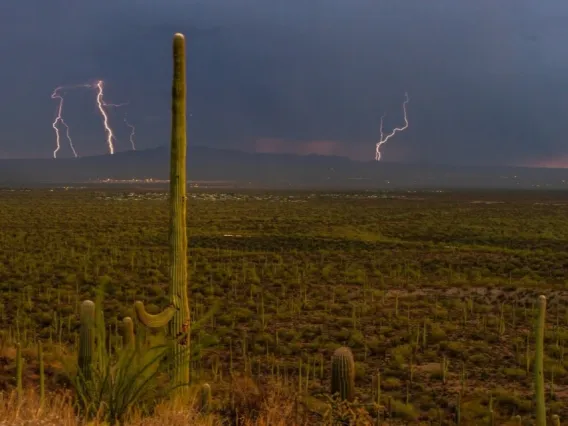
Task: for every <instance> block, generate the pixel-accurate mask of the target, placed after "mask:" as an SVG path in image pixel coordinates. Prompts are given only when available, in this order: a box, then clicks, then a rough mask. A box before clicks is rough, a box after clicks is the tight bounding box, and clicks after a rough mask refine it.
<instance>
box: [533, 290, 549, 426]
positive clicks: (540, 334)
mask: <svg viewBox="0 0 568 426" xmlns="http://www.w3.org/2000/svg"><path fill="white" fill-rule="evenodd" d="M545 319H546V297H545V296H539V297H538V316H537V319H536V324H535V340H536V342H535V354H534V380H535V386H534V392H535V399H536V426H546V405H545V399H544V328H545Z"/></svg>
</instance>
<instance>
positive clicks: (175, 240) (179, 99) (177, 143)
mask: <svg viewBox="0 0 568 426" xmlns="http://www.w3.org/2000/svg"><path fill="white" fill-rule="evenodd" d="M185 64H186V61H185V37H184V36H183V34H179V33H177V34H175V35H174V39H173V68H174V73H173V86H172V135H171V154H170V155H171V158H170V163H171V166H170V231H169V232H170V233H169V242H170V268H169V269H170V274H169V279H170V286H169V296H170V306H169V307H168V308H166V309H165V310H164V311H163V312H161V313H159V314H157V315H150V314H148V313H147V312H146V310H145V309H144V304H143V303H142V302H136V303H135V305H134V307H135V311H136V316H137V317H138V319H139V320H140V322H141V323H142V324H144V325H146V326H147V327H151V328H155V327H158V328H159V327H163V326H165V325H166V324H168V326H169V334H170V337H172V338H174V339H176V341H175V342H174V345H173V354H172V355H173V360H174V366H173V371H172V382H173V385H174V386H183V385H186V384H189V379H190V371H189V365H190V353H189V320H190V316H189V315H190V313H189V296H188V294H187V230H186V226H187V222H186V219H187V218H186V202H187V194H186V150H187V134H186V87H185V74H186V71H185V69H186V66H185ZM180 336H183V338H182V339H179V337H180ZM178 389H179V390H180V391H183V389H184V388H183V387H180V388H178Z"/></svg>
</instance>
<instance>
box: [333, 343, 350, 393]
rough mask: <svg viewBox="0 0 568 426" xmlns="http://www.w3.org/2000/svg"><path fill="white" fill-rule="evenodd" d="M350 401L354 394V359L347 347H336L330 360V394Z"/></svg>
mask: <svg viewBox="0 0 568 426" xmlns="http://www.w3.org/2000/svg"><path fill="white" fill-rule="evenodd" d="M336 393H338V394H339V397H340V398H341V400H347V401H352V400H353V398H354V396H355V361H354V360H353V353H352V352H351V349H349V348H347V347H341V348H338V349H337V350H336V351H335V352H334V353H333V357H332V361H331V394H332V395H335V394H336Z"/></svg>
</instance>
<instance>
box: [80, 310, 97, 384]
mask: <svg viewBox="0 0 568 426" xmlns="http://www.w3.org/2000/svg"><path fill="white" fill-rule="evenodd" d="M94 353H95V303H94V302H93V301H92V300H84V301H83V303H81V329H80V332H79V358H78V367H79V371H80V372H81V375H82V380H84V381H88V380H91V379H92V377H93V371H92V370H93V358H94Z"/></svg>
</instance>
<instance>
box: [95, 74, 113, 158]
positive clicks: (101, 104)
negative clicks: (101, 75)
mask: <svg viewBox="0 0 568 426" xmlns="http://www.w3.org/2000/svg"><path fill="white" fill-rule="evenodd" d="M103 85H104V83H103V81H102V80H99V81H97V84H95V87H96V88H97V90H98V93H97V106H98V108H99V112H100V113H101V115H102V117H103V126H104V128H105V132H106V135H107V145H108V150H109V153H110V154H111V155H112V154H114V143H113V140H116V138H115V136H114V133H113V131H112V129H111V128H110V125H109V124H108V115H107V113H106V111H105V108H104V107H105V106H116V105H113V104H107V103H105V101H104V99H103V96H104V91H103Z"/></svg>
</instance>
